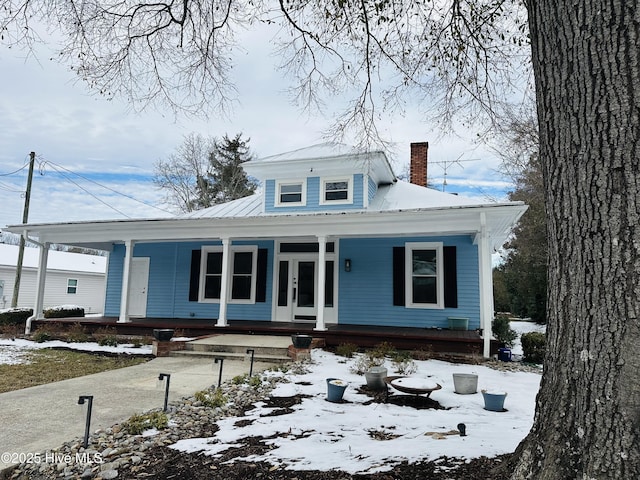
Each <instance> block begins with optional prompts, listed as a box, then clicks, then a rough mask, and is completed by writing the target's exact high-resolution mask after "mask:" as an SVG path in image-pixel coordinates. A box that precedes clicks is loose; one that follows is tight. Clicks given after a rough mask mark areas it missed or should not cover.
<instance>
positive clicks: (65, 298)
mask: <svg viewBox="0 0 640 480" xmlns="http://www.w3.org/2000/svg"><path fill="white" fill-rule="evenodd" d="M36 276H37V273H36V270H35V269H31V268H23V270H22V277H21V278H20V295H19V296H18V307H26V308H33V305H34V304H35V297H36ZM69 278H76V279H77V280H78V287H77V293H75V294H68V293H67V279H69ZM3 280H4V290H3V293H2V296H0V308H9V307H10V306H11V299H12V297H13V285H14V283H15V268H12V267H8V266H6V265H0V281H3ZM104 296H105V274H103V273H86V272H65V271H57V270H56V271H47V278H46V282H45V289H44V304H43V305H44V308H45V309H46V308H49V307H55V306H58V305H79V306H81V307H83V308H84V310H85V314H89V313H92V314H102V313H103V311H104Z"/></svg>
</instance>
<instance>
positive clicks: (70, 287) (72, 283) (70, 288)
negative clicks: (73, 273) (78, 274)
mask: <svg viewBox="0 0 640 480" xmlns="http://www.w3.org/2000/svg"><path fill="white" fill-rule="evenodd" d="M67 293H69V294H71V295H75V294H76V293H78V279H77V278H68V279H67Z"/></svg>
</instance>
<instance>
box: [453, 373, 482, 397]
mask: <svg viewBox="0 0 640 480" xmlns="http://www.w3.org/2000/svg"><path fill="white" fill-rule="evenodd" d="M453 389H454V391H455V392H456V393H459V394H460V395H469V394H472V393H476V392H477V391H478V375H475V374H473V373H454V374H453Z"/></svg>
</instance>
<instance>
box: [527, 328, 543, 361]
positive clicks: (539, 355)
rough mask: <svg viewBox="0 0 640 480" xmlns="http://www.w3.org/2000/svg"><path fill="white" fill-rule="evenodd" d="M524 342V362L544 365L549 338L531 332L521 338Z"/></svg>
mask: <svg viewBox="0 0 640 480" xmlns="http://www.w3.org/2000/svg"><path fill="white" fill-rule="evenodd" d="M520 341H521V342H522V351H523V353H524V358H523V360H524V361H525V362H530V363H542V362H543V360H544V353H545V350H546V347H547V337H546V336H545V334H544V333H540V332H529V333H523V334H522V336H521V337H520Z"/></svg>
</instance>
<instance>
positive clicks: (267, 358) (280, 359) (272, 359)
mask: <svg viewBox="0 0 640 480" xmlns="http://www.w3.org/2000/svg"><path fill="white" fill-rule="evenodd" d="M170 356H171V357H181V356H190V357H198V358H210V359H211V360H212V361H213V360H214V359H215V358H223V359H225V360H227V359H229V360H242V361H249V360H250V359H251V356H250V355H247V354H242V353H233V352H213V351H211V352H199V351H194V350H176V351H173V352H171V354H170ZM253 361H254V362H265V363H286V362H290V361H291V358H289V357H288V356H287V355H266V354H258V353H256V354H254V357H253Z"/></svg>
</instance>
